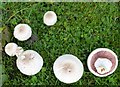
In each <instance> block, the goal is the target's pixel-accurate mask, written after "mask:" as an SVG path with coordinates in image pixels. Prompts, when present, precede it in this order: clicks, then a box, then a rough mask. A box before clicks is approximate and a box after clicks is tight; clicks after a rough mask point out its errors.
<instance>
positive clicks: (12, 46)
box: [5, 43, 18, 56]
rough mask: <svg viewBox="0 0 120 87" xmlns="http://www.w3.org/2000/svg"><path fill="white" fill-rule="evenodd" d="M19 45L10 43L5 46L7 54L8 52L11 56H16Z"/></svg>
mask: <svg viewBox="0 0 120 87" xmlns="http://www.w3.org/2000/svg"><path fill="white" fill-rule="evenodd" d="M17 47H18V45H17V44H16V43H8V44H7V45H6V46H5V52H6V54H8V55H9V56H15V55H16V49H17Z"/></svg>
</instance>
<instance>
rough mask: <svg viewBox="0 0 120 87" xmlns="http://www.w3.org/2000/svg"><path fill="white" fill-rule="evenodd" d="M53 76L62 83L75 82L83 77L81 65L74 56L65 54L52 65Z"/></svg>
mask: <svg viewBox="0 0 120 87" xmlns="http://www.w3.org/2000/svg"><path fill="white" fill-rule="evenodd" d="M53 71H54V74H55V76H56V77H57V78H58V79H59V80H60V81H61V82H64V83H68V84H69V83H74V82H77V81H78V80H79V79H80V78H81V77H82V75H83V71H84V68H83V64H82V62H81V61H80V60H79V59H78V58H77V57H76V56H74V55H71V54H65V55H62V56H60V57H58V58H57V59H56V61H55V62H54V65H53Z"/></svg>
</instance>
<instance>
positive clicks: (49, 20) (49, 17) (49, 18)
mask: <svg viewBox="0 0 120 87" xmlns="http://www.w3.org/2000/svg"><path fill="white" fill-rule="evenodd" d="M43 21H44V23H45V24H46V25H47V26H51V25H54V24H55V23H56V22H57V15H56V14H55V12H53V11H47V12H46V13H45V14H44V17H43Z"/></svg>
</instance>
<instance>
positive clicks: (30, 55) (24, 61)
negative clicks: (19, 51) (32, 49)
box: [22, 53, 34, 64]
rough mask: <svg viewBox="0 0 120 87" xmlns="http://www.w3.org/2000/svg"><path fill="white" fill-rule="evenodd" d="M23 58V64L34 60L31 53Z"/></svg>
mask: <svg viewBox="0 0 120 87" xmlns="http://www.w3.org/2000/svg"><path fill="white" fill-rule="evenodd" d="M24 56H25V58H24V59H23V60H22V61H23V63H24V64H27V63H29V62H30V61H31V60H33V59H34V56H33V54H31V53H28V54H25V55H24Z"/></svg>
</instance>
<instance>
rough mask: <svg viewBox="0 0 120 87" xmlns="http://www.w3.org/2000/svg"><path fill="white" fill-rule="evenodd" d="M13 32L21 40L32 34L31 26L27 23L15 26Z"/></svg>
mask: <svg viewBox="0 0 120 87" xmlns="http://www.w3.org/2000/svg"><path fill="white" fill-rule="evenodd" d="M13 34H14V37H15V38H16V39H18V40H20V41H24V40H27V39H29V38H30V37H31V35H32V31H31V27H30V26H29V25H27V24H18V25H17V26H16V27H15V28H14V33H13Z"/></svg>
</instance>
